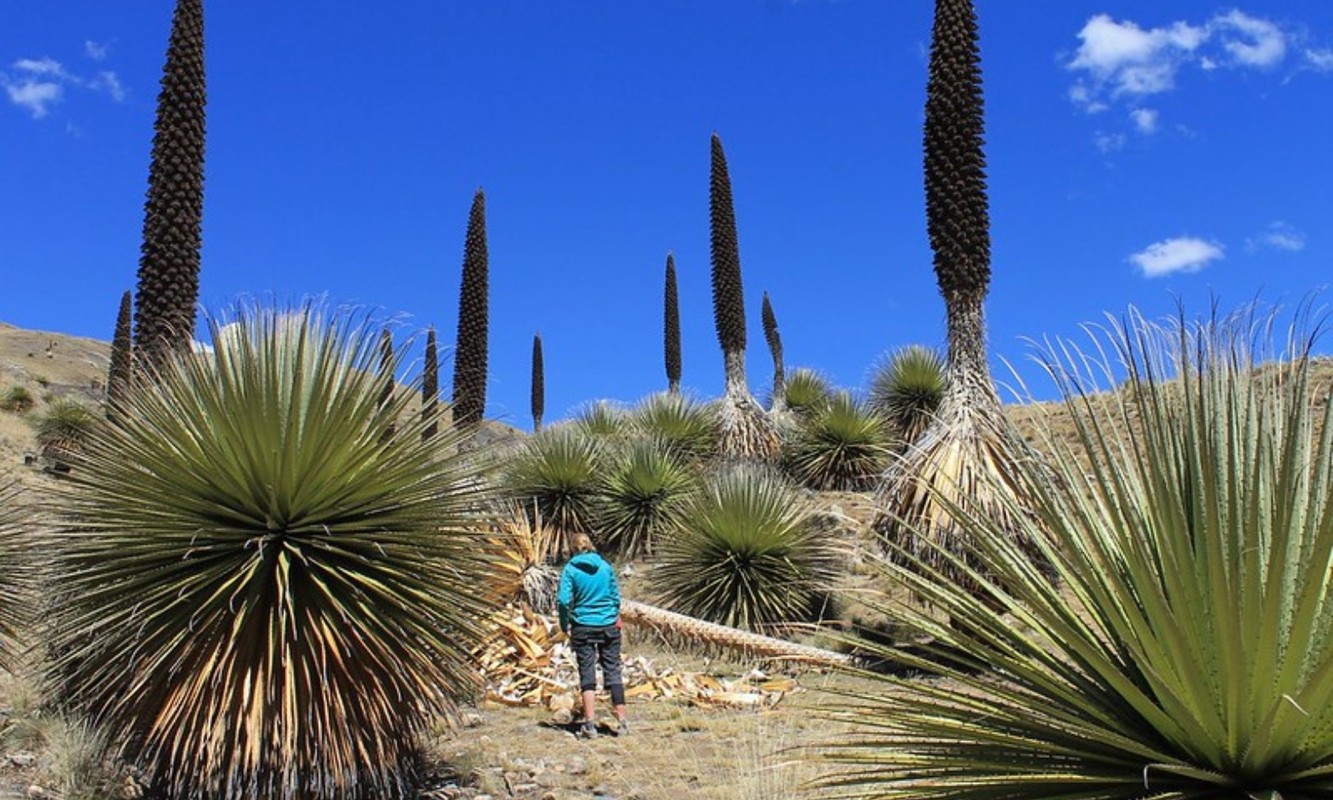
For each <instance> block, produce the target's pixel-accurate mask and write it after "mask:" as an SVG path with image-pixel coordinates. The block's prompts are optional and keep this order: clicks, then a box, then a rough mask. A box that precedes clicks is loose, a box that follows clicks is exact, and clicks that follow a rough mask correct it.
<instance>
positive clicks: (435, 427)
mask: <svg viewBox="0 0 1333 800" xmlns="http://www.w3.org/2000/svg"><path fill="white" fill-rule="evenodd" d="M439 414H440V353H439V349H438V346H437V345H436V343H435V329H434V328H431V329H430V330H428V331H426V364H425V366H424V367H422V370H421V416H422V418H423V419H425V420H426V426H425V427H424V428H422V429H421V438H422V439H430V438H432V437H434V436H435V434H437V433H439V429H440V425H439V419H438V417H439Z"/></svg>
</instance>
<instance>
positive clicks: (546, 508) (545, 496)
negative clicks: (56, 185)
mask: <svg viewBox="0 0 1333 800" xmlns="http://www.w3.org/2000/svg"><path fill="white" fill-rule="evenodd" d="M603 450H604V448H603V445H602V444H601V443H600V442H599V441H598V440H597V439H596V438H595V437H593V436H590V435H588V434H587V433H585V432H583V431H582V430H581V429H580V428H579V427H578V426H571V425H561V426H558V427H554V428H547V429H545V430H543V431H542V432H541V433H540V434H538V435H536V436H533V437H532V438H531V439H530V440H528V442H527V444H526V445H525V446H524V448H523V450H522V451H520V452H519V453H518V454H517V455H515V456H514V457H513V459H512V460H511V461H510V462H509V463H508V465H507V466H506V468H505V470H504V475H503V479H502V480H503V483H504V486H505V493H506V495H507V496H509V497H510V498H512V499H513V500H515V501H516V502H518V503H519V504H520V505H522V506H523V507H524V509H526V510H529V511H532V512H534V513H535V514H536V515H538V516H539V517H540V519H541V520H544V521H545V523H546V524H547V525H549V526H551V528H553V529H554V532H555V534H556V538H557V540H558V541H557V544H556V550H557V552H564V553H568V552H569V538H570V537H571V536H572V535H573V534H575V533H580V532H586V531H588V530H590V529H591V525H592V519H593V513H594V504H595V498H596V495H597V480H598V471H599V469H600V467H601V464H602V458H603Z"/></svg>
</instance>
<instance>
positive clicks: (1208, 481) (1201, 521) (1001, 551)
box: [824, 315, 1333, 800]
mask: <svg viewBox="0 0 1333 800" xmlns="http://www.w3.org/2000/svg"><path fill="white" fill-rule="evenodd" d="M1251 317H1252V315H1240V316H1239V317H1237V318H1235V319H1229V320H1222V321H1218V320H1212V321H1208V322H1204V323H1191V324H1186V321H1185V320H1183V319H1182V320H1181V321H1180V322H1179V324H1178V325H1176V326H1167V325H1157V324H1151V323H1148V322H1146V321H1144V320H1143V319H1141V318H1140V317H1137V316H1134V315H1131V317H1130V319H1129V322H1128V323H1127V324H1126V325H1125V326H1123V327H1122V328H1121V329H1120V330H1118V331H1117V332H1115V333H1113V334H1111V335H1109V336H1108V337H1107V338H1108V339H1109V340H1110V342H1109V347H1108V346H1106V345H1104V344H1101V343H1100V342H1099V343H1097V346H1096V348H1095V350H1094V351H1093V352H1092V353H1085V352H1080V350H1079V348H1077V347H1075V346H1073V345H1068V344H1065V345H1058V347H1059V349H1058V350H1052V351H1051V352H1050V354H1048V355H1047V357H1046V364H1047V369H1048V371H1049V372H1050V374H1051V375H1052V376H1053V378H1054V379H1055V381H1056V383H1057V384H1058V385H1059V386H1060V387H1061V388H1062V390H1063V392H1064V395H1065V407H1066V410H1067V412H1068V413H1069V414H1070V415H1071V416H1072V418H1073V420H1074V424H1075V428H1076V431H1077V441H1076V442H1074V443H1068V442H1065V441H1062V440H1061V439H1059V438H1056V435H1055V434H1053V433H1051V432H1049V431H1047V432H1046V441H1045V442H1044V446H1045V448H1044V449H1046V451H1047V452H1048V453H1049V454H1050V461H1049V462H1048V463H1047V464H1038V463H1036V462H1034V461H1019V462H1017V463H1016V465H1015V469H1017V470H1019V472H1020V473H1022V474H1021V475H1020V477H1021V478H1023V479H1025V480H1026V481H1028V482H1029V483H1030V484H1031V486H1032V487H1033V488H1034V492H1033V494H1032V498H1031V499H1032V502H1033V506H1032V508H1031V514H1030V515H1029V514H1022V513H1018V511H1019V509H1017V508H1014V509H1012V510H1013V512H1014V514H1013V517H1014V518H1015V519H1017V520H1020V521H1021V522H1022V524H1023V525H1024V527H1025V531H1023V532H1025V533H1026V534H1027V535H1028V540H1029V541H1032V542H1037V543H1039V544H1040V546H1041V547H1042V548H1043V550H1044V552H1045V553H1046V555H1047V557H1048V558H1049V560H1050V563H1051V565H1052V566H1053V568H1054V569H1055V570H1056V571H1057V573H1058V576H1059V579H1060V582H1061V583H1062V584H1063V585H1064V586H1065V587H1067V588H1066V589H1065V590H1064V591H1061V590H1058V589H1057V588H1055V587H1054V585H1053V584H1052V582H1051V581H1049V580H1048V579H1047V578H1046V576H1044V575H1043V574H1042V573H1041V572H1040V571H1038V570H1037V569H1036V568H1034V567H1033V566H1032V564H1031V562H1030V561H1029V559H1028V558H1027V557H1026V554H1025V553H1024V551H1023V546H1022V544H1021V542H1020V541H1019V540H1018V539H1016V537H1014V536H1013V535H1012V533H1013V532H1012V531H1008V530H1004V529H1001V528H1000V527H999V526H997V525H996V523H995V521H994V520H993V519H992V518H990V517H987V516H979V515H976V514H971V513H967V512H965V511H964V510H962V509H956V510H957V511H958V512H959V517H958V518H959V521H960V524H961V525H962V528H963V530H964V531H965V532H966V533H967V534H968V536H969V542H970V548H971V549H970V552H971V553H973V554H975V555H976V556H977V557H979V558H981V559H983V560H984V562H985V563H986V564H987V565H988V568H989V572H990V573H992V574H987V575H982V574H979V573H976V572H974V573H973V575H972V577H973V582H974V583H975V584H976V586H978V587H981V588H982V589H983V590H984V591H983V596H974V595H973V594H972V593H970V592H968V591H965V590H962V589H960V588H959V587H958V586H957V585H955V584H953V583H951V582H949V581H946V580H942V579H941V577H940V574H939V572H937V571H935V572H932V570H930V569H929V568H928V567H927V566H926V564H925V563H922V562H918V563H915V564H911V565H908V566H897V565H894V564H891V563H890V564H884V565H883V568H884V569H885V570H886V571H887V572H888V573H889V574H890V575H891V576H892V577H893V578H895V579H896V580H898V581H901V582H902V583H904V584H906V585H907V587H909V588H910V589H911V590H913V591H915V592H916V593H918V594H920V595H922V596H923V597H925V598H926V599H927V600H929V602H930V603H931V604H932V605H933V606H935V607H936V608H937V609H940V610H943V611H944V612H946V613H947V614H948V615H949V616H950V617H951V618H952V619H953V620H954V622H955V624H953V625H947V624H941V623H940V622H939V621H938V617H936V616H934V615H932V614H930V613H927V612H926V611H925V610H922V609H914V608H906V609H898V610H897V617H898V619H899V620H901V621H903V623H904V624H905V625H908V626H909V627H910V629H911V630H912V631H914V632H916V633H917V634H924V635H928V636H930V637H932V638H933V639H934V641H935V642H936V645H935V650H936V651H937V652H943V651H946V650H953V651H954V654H955V658H956V659H957V661H956V662H955V663H956V664H957V663H959V662H961V664H963V665H965V666H966V667H969V668H963V667H962V666H949V665H947V664H943V663H933V664H932V663H931V662H932V658H930V657H925V656H921V655H919V654H913V653H911V652H908V651H907V650H905V649H894V648H882V647H881V648H880V652H882V653H884V654H885V655H887V656H888V657H890V658H892V659H894V660H897V661H899V662H902V663H907V664H911V665H917V666H922V667H925V668H929V669H933V670H934V671H936V672H941V673H942V674H944V675H945V676H946V677H948V678H950V679H951V680H948V681H945V682H940V683H934V682H932V683H919V682H913V681H910V680H904V679H900V678H895V677H890V676H876V680H878V681H881V682H882V683H884V684H885V686H884V689H883V691H874V692H873V693H871V692H867V693H866V694H865V695H864V696H863V697H859V698H848V699H847V700H846V701H843V702H840V703H839V708H838V709H837V711H836V712H835V713H834V716H836V717H838V718H840V719H844V720H846V721H847V722H849V723H850V725H851V726H852V728H853V730H854V731H855V732H856V735H854V736H852V737H849V738H847V739H845V740H843V741H841V742H837V743H832V744H831V746H830V747H829V748H828V749H827V750H826V751H825V755H824V757H825V758H828V759H829V760H832V761H834V762H836V763H839V764H841V765H842V771H840V772H839V773H837V774H834V775H831V776H829V777H828V778H827V783H828V784H829V785H830V786H837V787H839V794H840V795H841V796H849V797H865V796H871V795H873V796H875V797H886V798H893V797H901V798H907V797H912V798H963V799H964V800H966V799H967V798H976V799H977V800H980V799H981V798H1090V797H1096V798H1107V799H1108V800H1115V799H1116V798H1125V800H1130V798H1135V799H1137V798H1146V797H1153V798H1237V800H1239V799H1240V798H1278V797H1284V798H1316V797H1327V796H1329V795H1330V793H1333V703H1330V702H1329V698H1330V697H1333V637H1330V635H1329V634H1330V625H1331V624H1333V622H1331V621H1333V583H1330V581H1329V580H1328V565H1329V564H1330V563H1333V492H1330V491H1329V487H1330V484H1329V470H1330V465H1333V410H1330V408H1329V407H1327V406H1326V407H1325V408H1324V409H1323V410H1322V411H1320V412H1312V410H1311V405H1310V401H1309V395H1310V390H1311V389H1312V386H1311V373H1310V360H1309V357H1308V356H1309V350H1308V347H1309V344H1310V343H1309V341H1308V340H1306V341H1305V342H1303V343H1300V342H1301V336H1300V334H1299V333H1295V335H1293V336H1292V337H1291V341H1294V342H1298V343H1300V344H1297V345H1296V346H1295V347H1293V350H1292V352H1291V353H1289V354H1287V355H1288V358H1287V359H1286V360H1284V361H1283V363H1282V364H1281V365H1280V366H1277V367H1272V368H1267V369H1263V370H1256V369H1255V366H1256V362H1257V361H1258V360H1259V357H1260V356H1262V355H1263V352H1262V350H1260V349H1258V348H1257V347H1256V345H1255V344H1252V340H1251V336H1252V335H1254V332H1256V331H1261V330H1267V329H1269V325H1271V324H1272V321H1271V320H1269V321H1268V322H1267V324H1263V321H1262V320H1261V321H1260V323H1261V324H1255V320H1253V319H1252V318H1251ZM1107 353H1110V354H1112V355H1110V356H1108V355H1106V354H1107ZM1062 356H1063V358H1064V359H1065V360H1064V361H1061V358H1062ZM1116 362H1119V363H1116ZM1124 370H1127V371H1128V372H1129V374H1130V384H1131V385H1132V386H1133V388H1134V390H1135V391H1133V392H1128V393H1096V391H1095V382H1096V380H1097V377H1098V375H1102V376H1105V375H1112V374H1115V373H1117V372H1121V371H1124ZM1172 373H1174V375H1173V374H1172ZM1170 379H1174V381H1173V382H1168V380H1170ZM1316 416H1317V417H1320V419H1315V418H1314V417H1316ZM1131 423H1132V424H1131ZM1320 425H1322V433H1319V434H1316V431H1317V430H1320ZM1088 461H1090V463H1091V471H1090V472H1089V469H1088V467H1087V466H1085V464H1086V463H1088ZM905 557H906V556H905Z"/></svg>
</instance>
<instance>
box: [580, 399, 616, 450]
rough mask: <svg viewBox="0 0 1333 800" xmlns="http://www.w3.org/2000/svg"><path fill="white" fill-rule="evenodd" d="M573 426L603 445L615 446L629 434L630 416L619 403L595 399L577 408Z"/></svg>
mask: <svg viewBox="0 0 1333 800" xmlns="http://www.w3.org/2000/svg"><path fill="white" fill-rule="evenodd" d="M574 426H575V427H577V428H578V429H579V430H580V431H581V432H583V433H584V434H586V435H588V436H591V437H593V438H594V439H597V440H599V441H600V442H601V443H602V445H604V446H616V445H619V444H621V443H623V442H624V440H625V439H626V437H627V436H628V435H629V433H630V418H629V414H628V413H627V412H626V411H625V409H624V408H622V407H621V406H620V405H619V404H617V403H613V402H611V401H610V400H597V401H594V402H591V403H588V404H587V405H585V406H584V407H583V408H581V409H579V411H578V413H576V414H575V415H574Z"/></svg>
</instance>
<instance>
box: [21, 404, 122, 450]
mask: <svg viewBox="0 0 1333 800" xmlns="http://www.w3.org/2000/svg"><path fill="white" fill-rule="evenodd" d="M104 427H105V424H104V422H103V421H102V420H101V419H100V418H99V417H98V415H97V414H95V413H93V411H92V409H90V408H88V406H86V405H84V404H83V403H80V402H79V401H78V400H74V399H71V398H69V397H61V398H58V399H56V400H55V401H53V402H52V403H51V405H49V406H47V407H46V410H45V411H44V412H42V415H41V417H39V418H38V419H37V422H36V428H37V443H38V444H40V445H41V446H42V452H43V453H45V454H46V455H48V456H50V457H52V458H56V459H60V460H68V459H72V458H76V457H78V456H79V455H80V454H81V453H83V451H84V449H85V448H86V447H87V446H88V443H89V442H91V441H92V440H93V439H95V438H97V436H98V434H99V433H100V432H101V431H102V429H103V428H104Z"/></svg>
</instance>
